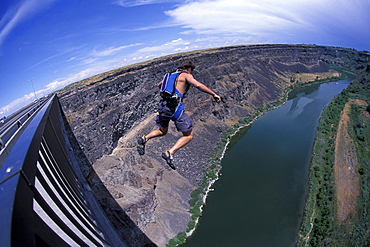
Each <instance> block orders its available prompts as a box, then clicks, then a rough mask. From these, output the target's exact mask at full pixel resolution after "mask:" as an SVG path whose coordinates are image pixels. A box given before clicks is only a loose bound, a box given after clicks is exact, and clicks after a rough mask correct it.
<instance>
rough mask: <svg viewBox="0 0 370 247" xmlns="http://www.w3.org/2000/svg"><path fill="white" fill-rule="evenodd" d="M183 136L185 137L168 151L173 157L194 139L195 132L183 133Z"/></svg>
mask: <svg viewBox="0 0 370 247" xmlns="http://www.w3.org/2000/svg"><path fill="white" fill-rule="evenodd" d="M182 134H183V136H182V137H181V138H180V139H178V140H177V142H176V143H175V145H173V147H172V148H171V149H170V150H168V151H169V152H170V154H171V155H174V154H175V153H176V152H177V151H178V150H179V149H180V148H182V147H184V146H185V145H186V144H188V143H189V142H190V141H191V140H193V138H194V132H193V130H190V131H187V132H182Z"/></svg>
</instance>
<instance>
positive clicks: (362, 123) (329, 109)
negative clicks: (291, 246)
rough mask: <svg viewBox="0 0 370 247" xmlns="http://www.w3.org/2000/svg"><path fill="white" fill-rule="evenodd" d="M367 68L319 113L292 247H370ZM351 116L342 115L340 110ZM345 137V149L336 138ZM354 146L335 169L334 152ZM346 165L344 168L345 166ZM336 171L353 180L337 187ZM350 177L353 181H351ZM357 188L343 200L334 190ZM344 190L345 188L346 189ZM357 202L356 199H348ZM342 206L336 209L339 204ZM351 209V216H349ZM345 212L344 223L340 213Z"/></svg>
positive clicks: (369, 72)
mask: <svg viewBox="0 0 370 247" xmlns="http://www.w3.org/2000/svg"><path fill="white" fill-rule="evenodd" d="M369 81H370V68H369V66H368V67H367V69H366V70H365V71H363V72H362V73H361V74H360V75H359V76H358V77H357V78H356V79H355V80H353V81H352V83H351V84H350V85H349V86H348V87H347V88H346V89H345V90H343V92H342V93H340V94H338V95H337V96H336V97H335V98H334V99H333V100H332V101H331V102H330V103H329V104H328V105H327V106H326V108H325V109H324V111H323V113H322V116H321V118H320V120H319V126H318V130H317V134H316V138H315V142H314V147H313V151H312V160H311V164H310V169H309V191H308V195H307V200H306V206H305V211H304V218H303V222H302V224H301V228H300V231H299V235H298V238H299V239H298V242H297V246H299V247H301V246H369V244H370V226H369V222H370V213H369V212H370V201H369V197H370V174H369V173H370V167H369V165H370V162H369V154H370V153H369V142H370V118H369V114H370V106H369V102H370V83H369ZM346 105H350V107H349V108H350V111H349V112H345V110H344V109H345V106H346ZM344 114H345V117H347V116H348V118H347V119H348V120H347V122H348V123H346V126H348V127H347V128H346V129H340V127H339V123H340V121H342V120H340V119H341V117H342V116H343V115H344ZM343 132H345V134H347V133H348V136H349V138H347V139H349V140H346V142H347V143H345V142H344V143H342V142H343V141H342V142H341V143H336V142H338V136H340V135H341V134H343ZM346 144H347V145H348V146H350V144H353V147H354V148H353V149H354V150H353V153H351V152H350V151H351V150H345V151H346V152H345V153H341V154H340V155H342V156H344V159H345V160H346V162H343V163H346V164H344V165H343V164H339V163H338V161H336V159H337V158H338V157H336V155H335V151H336V150H335V149H336V146H338V145H346ZM348 163H349V164H348ZM335 166H344V168H345V170H347V171H348V170H351V171H350V172H349V173H352V174H351V175H352V176H351V177H352V179H351V178H350V177H349V176H347V177H346V178H344V180H345V181H337V180H338V177H337V176H335V171H334V170H335ZM353 177H355V178H358V177H359V179H358V181H356V180H357V179H353ZM339 183H345V184H346V186H345V187H356V186H354V185H355V184H356V183H357V184H359V186H358V188H357V191H354V192H353V191H352V193H350V194H348V193H349V190H347V192H345V193H344V194H343V192H342V194H341V193H340V192H339V191H338V190H337V189H336V184H339ZM346 189H347V188H346ZM353 197H355V198H356V197H357V200H356V199H351V198H353ZM343 201H345V203H344V204H343V203H342V205H340V202H343ZM353 208H354V210H353ZM343 210H345V211H347V213H348V214H347V215H346V216H345V217H344V218H343V215H342V214H340V212H343Z"/></svg>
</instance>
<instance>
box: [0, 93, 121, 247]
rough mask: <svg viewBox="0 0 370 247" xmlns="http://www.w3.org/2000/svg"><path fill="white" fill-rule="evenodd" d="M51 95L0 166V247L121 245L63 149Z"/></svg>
mask: <svg viewBox="0 0 370 247" xmlns="http://www.w3.org/2000/svg"><path fill="white" fill-rule="evenodd" d="M60 111H61V108H60V105H59V101H58V99H57V97H56V96H53V97H52V98H50V99H49V100H47V102H46V103H45V104H44V105H43V106H42V107H41V108H40V109H38V110H37V112H35V115H34V116H33V117H32V118H30V120H29V123H28V124H27V125H25V126H24V129H23V130H22V131H21V134H20V135H19V137H18V138H17V141H16V142H15V143H13V145H12V148H11V149H9V150H7V153H6V159H5V160H3V161H1V163H0V198H1V199H0V229H1V231H0V240H1V245H2V246H47V245H49V246H126V245H125V243H124V242H123V241H122V240H121V238H120V237H119V236H118V234H117V232H116V231H115V229H114V228H113V227H112V226H111V225H110V222H109V220H108V219H107V217H106V216H105V214H104V213H103V211H102V209H101V208H100V207H99V205H98V203H97V201H96V200H95V198H94V196H93V194H92V192H91V189H90V188H89V185H88V184H87V182H86V180H85V179H84V177H83V175H82V173H81V171H80V170H79V168H78V165H77V164H76V160H75V159H74V157H73V152H72V151H71V150H70V149H71V148H70V147H68V144H69V141H68V138H66V134H65V132H64V125H63V123H62V117H61V112H60Z"/></svg>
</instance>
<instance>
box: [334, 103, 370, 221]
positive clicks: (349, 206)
mask: <svg viewBox="0 0 370 247" xmlns="http://www.w3.org/2000/svg"><path fill="white" fill-rule="evenodd" d="M351 104H357V105H367V103H366V102H365V101H361V100H351V101H350V102H348V103H347V104H346V105H345V108H344V110H343V112H342V116H341V119H340V122H339V126H338V132H337V137H336V142H335V162H334V178H335V191H336V201H337V205H336V214H337V219H338V223H339V224H342V223H343V222H344V221H346V220H350V217H351V216H354V215H355V214H356V206H357V197H358V196H359V194H360V175H359V173H358V172H357V170H358V167H357V166H358V160H357V154H356V149H355V144H354V141H353V139H352V138H351V136H350V134H349V133H348V128H349V121H350V118H349V114H350V108H351Z"/></svg>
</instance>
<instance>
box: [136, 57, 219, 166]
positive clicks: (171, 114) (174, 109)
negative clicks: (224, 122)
mask: <svg viewBox="0 0 370 247" xmlns="http://www.w3.org/2000/svg"><path fill="white" fill-rule="evenodd" d="M194 69H195V66H194V64H193V63H192V62H183V63H182V64H181V66H180V67H178V69H177V71H176V72H177V73H179V75H178V77H177V80H176V84H175V87H176V93H177V95H176V97H163V98H162V99H161V101H160V102H159V105H158V116H157V117H156V118H155V122H156V123H157V125H158V126H159V129H157V130H153V131H152V132H150V133H149V134H147V135H143V136H141V137H139V138H138V144H139V145H138V146H137V150H138V152H139V154H140V155H144V154H145V144H146V143H147V142H148V141H149V140H150V139H152V138H155V137H159V136H164V135H166V134H167V131H168V125H169V122H170V120H172V121H174V123H175V126H176V129H177V131H179V132H182V135H183V136H182V137H181V138H179V139H178V140H177V142H176V143H175V145H173V146H172V147H171V148H170V149H169V150H166V151H165V152H163V153H162V158H163V159H164V160H166V162H167V164H168V165H169V166H170V167H171V168H172V169H174V170H175V169H176V167H175V165H174V162H173V155H174V154H175V153H176V152H177V151H178V150H179V149H180V148H182V147H184V146H185V145H186V144H188V143H189V142H190V141H191V140H193V138H194V131H193V120H192V119H191V118H190V117H189V116H188V115H187V114H186V113H185V112H184V108H183V104H182V101H183V96H184V94H186V93H187V91H188V89H189V87H190V85H192V86H194V87H195V88H197V89H198V90H200V91H202V92H204V93H207V94H210V95H212V97H213V98H214V99H215V101H216V102H217V103H218V102H220V101H221V97H220V96H218V95H217V94H216V93H214V92H213V91H212V90H211V89H209V88H208V87H207V86H205V85H204V84H202V83H200V82H198V81H197V80H196V79H194V77H193V76H192V73H193V71H194ZM162 83H163V81H161V82H160V83H158V84H157V86H158V87H161V86H162Z"/></svg>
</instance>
